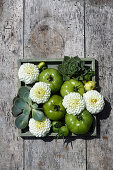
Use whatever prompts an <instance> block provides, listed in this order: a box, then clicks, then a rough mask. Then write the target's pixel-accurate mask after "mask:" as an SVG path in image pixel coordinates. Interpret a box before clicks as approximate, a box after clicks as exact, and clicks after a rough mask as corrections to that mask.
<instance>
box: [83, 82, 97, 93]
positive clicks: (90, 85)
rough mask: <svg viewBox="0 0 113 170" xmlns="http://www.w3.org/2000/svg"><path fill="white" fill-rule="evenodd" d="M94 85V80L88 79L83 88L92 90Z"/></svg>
mask: <svg viewBox="0 0 113 170" xmlns="http://www.w3.org/2000/svg"><path fill="white" fill-rule="evenodd" d="M95 86H96V82H95V81H88V82H86V83H85V85H84V88H85V90H86V91H90V90H93V89H94V88H95Z"/></svg>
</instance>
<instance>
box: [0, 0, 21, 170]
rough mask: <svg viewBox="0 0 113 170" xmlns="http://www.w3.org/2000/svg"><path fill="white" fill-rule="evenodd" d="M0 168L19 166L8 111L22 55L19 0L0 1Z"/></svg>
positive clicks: (13, 169) (18, 140)
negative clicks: (18, 63) (19, 59)
mask: <svg viewBox="0 0 113 170" xmlns="http://www.w3.org/2000/svg"><path fill="white" fill-rule="evenodd" d="M0 11H1V13H0V169H1V170H22V169H23V140H22V139H21V138H19V137H18V130H17V129H16V128H15V124H14V118H13V116H12V113H11V107H12V100H13V98H14V96H15V95H16V92H17V60H18V58H21V56H22V55H23V0H20V1H17V0H14V1H12V0H11V1H10V0H9V1H0Z"/></svg>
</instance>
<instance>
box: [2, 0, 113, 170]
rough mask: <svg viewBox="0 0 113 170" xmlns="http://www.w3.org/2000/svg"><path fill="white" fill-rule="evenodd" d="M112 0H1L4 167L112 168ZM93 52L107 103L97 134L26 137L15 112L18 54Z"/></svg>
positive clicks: (50, 169)
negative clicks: (94, 136)
mask: <svg viewBox="0 0 113 170" xmlns="http://www.w3.org/2000/svg"><path fill="white" fill-rule="evenodd" d="M112 52H113V0H48V1H47V0H38V1H37V0H19V1H18V0H0V170H113V110H112V108H113V83H112V81H113V57H112ZM64 55H69V56H74V55H79V57H93V58H95V59H97V61H98V67H99V70H98V71H99V84H100V86H101V93H102V94H103V95H104V96H105V99H106V107H105V110H104V112H103V113H102V114H100V115H99V116H98V117H99V119H100V122H99V123H98V129H100V137H99V138H98V139H87V140H84V139H76V138H73V139H72V140H70V142H69V144H68V145H66V144H65V145H64V146H63V145H62V140H58V142H56V141H55V140H48V139H45V140H27V139H26V140H23V139H21V138H20V137H18V130H17V128H15V125H14V118H13V116H12V114H11V107H12V99H13V98H14V96H15V95H16V93H17V71H18V70H17V60H18V59H20V58H38V57H45V58H51V59H52V58H53V57H54V58H58V57H63V56H64Z"/></svg>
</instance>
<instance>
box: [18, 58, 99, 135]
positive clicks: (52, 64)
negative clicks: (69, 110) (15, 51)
mask: <svg viewBox="0 0 113 170" xmlns="http://www.w3.org/2000/svg"><path fill="white" fill-rule="evenodd" d="M62 60H63V58H60V59H59V58H57V59H43V58H41V59H21V60H19V61H18V68H19V67H20V66H21V65H22V64H23V63H33V64H36V65H38V64H39V63H40V62H41V61H44V62H46V64H47V65H48V68H57V66H58V64H61V63H62ZM82 60H83V61H84V62H85V65H86V66H88V67H90V68H92V70H93V71H94V72H95V59H93V58H82ZM93 80H95V76H94V77H93ZM22 85H23V84H22V83H21V82H20V81H18V87H19V88H20V87H21V86H22ZM40 109H41V108H40ZM19 136H21V137H23V138H24V137H26V138H33V137H35V136H33V135H32V134H31V133H30V132H29V128H28V127H26V128H25V129H22V130H19ZM55 136H56V133H51V132H50V133H49V134H48V136H46V137H55ZM71 136H77V137H78V136H79V137H80V138H82V137H96V136H97V118H96V116H94V120H93V124H92V126H91V128H90V131H89V132H88V133H87V134H85V135H75V134H72V135H71Z"/></svg>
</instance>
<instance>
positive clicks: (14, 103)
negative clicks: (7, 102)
mask: <svg viewBox="0 0 113 170" xmlns="http://www.w3.org/2000/svg"><path fill="white" fill-rule="evenodd" d="M16 99H18V97H17V96H16V97H14V99H13V104H15V101H16Z"/></svg>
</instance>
